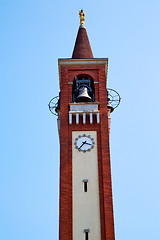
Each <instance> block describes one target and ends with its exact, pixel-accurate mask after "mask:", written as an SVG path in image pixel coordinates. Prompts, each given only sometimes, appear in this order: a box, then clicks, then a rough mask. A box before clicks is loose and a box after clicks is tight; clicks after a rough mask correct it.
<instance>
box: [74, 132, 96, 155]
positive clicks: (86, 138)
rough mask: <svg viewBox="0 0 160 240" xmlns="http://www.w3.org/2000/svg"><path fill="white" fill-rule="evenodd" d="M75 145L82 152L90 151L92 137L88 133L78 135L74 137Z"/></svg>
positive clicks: (92, 141)
mask: <svg viewBox="0 0 160 240" xmlns="http://www.w3.org/2000/svg"><path fill="white" fill-rule="evenodd" d="M74 144H75V147H76V148H77V149H78V150H79V151H82V152H86V151H91V149H92V148H93V147H94V144H95V142H94V138H92V137H91V136H90V135H86V134H83V135H79V136H78V137H77V138H76V139H75V143H74Z"/></svg>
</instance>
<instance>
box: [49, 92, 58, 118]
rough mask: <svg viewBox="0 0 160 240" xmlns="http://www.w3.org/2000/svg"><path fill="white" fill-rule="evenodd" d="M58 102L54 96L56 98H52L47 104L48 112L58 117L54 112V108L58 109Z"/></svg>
mask: <svg viewBox="0 0 160 240" xmlns="http://www.w3.org/2000/svg"><path fill="white" fill-rule="evenodd" d="M58 100H59V96H56V97H54V98H52V99H51V100H50V102H49V103H48V107H49V110H50V112H51V113H52V114H54V115H55V116H58V113H57V112H56V108H57V107H58Z"/></svg>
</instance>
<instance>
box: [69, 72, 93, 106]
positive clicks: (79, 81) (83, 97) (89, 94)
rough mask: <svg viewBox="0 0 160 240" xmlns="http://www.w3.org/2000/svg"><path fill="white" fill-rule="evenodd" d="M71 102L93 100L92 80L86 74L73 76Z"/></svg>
mask: <svg viewBox="0 0 160 240" xmlns="http://www.w3.org/2000/svg"><path fill="white" fill-rule="evenodd" d="M72 101H73V102H95V88H94V82H93V80H92V79H91V78H90V77H88V76H85V75H84V76H79V77H77V76H75V79H74V82H73V88H72Z"/></svg>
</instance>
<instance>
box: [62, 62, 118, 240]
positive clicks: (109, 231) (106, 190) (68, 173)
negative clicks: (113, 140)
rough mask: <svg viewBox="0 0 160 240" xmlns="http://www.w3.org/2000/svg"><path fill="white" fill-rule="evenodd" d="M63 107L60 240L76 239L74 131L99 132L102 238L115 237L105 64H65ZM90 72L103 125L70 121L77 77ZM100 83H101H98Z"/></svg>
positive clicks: (105, 239)
mask: <svg viewBox="0 0 160 240" xmlns="http://www.w3.org/2000/svg"><path fill="white" fill-rule="evenodd" d="M60 74H61V86H60V89H61V103H60V104H61V107H60V203H59V240H72V239H73V237H72V131H83V130H84V131H85V130H87V131H97V141H98V168H99V170H98V171H99V198H100V219H101V240H114V239H115V234H114V218H113V202H112V183H111V167H110V149H109V133H108V114H107V92H106V75H107V73H106V69H105V66H103V65H102V66H63V67H61V71H60ZM79 75H83V76H84V75H87V76H90V77H91V78H92V79H93V80H94V81H95V82H96V84H95V101H96V102H99V103H100V105H99V110H100V124H89V123H86V125H83V124H82V123H81V122H80V124H79V125H76V124H75V122H73V124H72V125H69V124H68V121H69V119H68V111H69V103H71V102H72V84H68V82H73V80H74V77H75V76H79ZM97 82H98V83H97Z"/></svg>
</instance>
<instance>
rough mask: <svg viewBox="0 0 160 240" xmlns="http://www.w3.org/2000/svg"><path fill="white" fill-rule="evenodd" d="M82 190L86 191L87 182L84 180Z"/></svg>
mask: <svg viewBox="0 0 160 240" xmlns="http://www.w3.org/2000/svg"><path fill="white" fill-rule="evenodd" d="M84 192H87V182H84Z"/></svg>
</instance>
